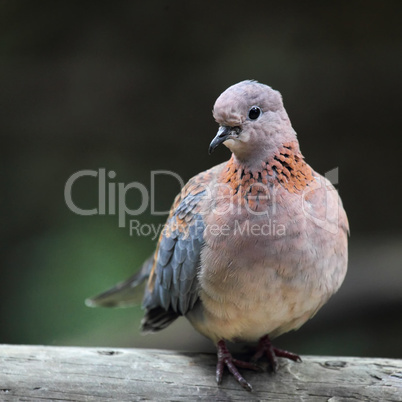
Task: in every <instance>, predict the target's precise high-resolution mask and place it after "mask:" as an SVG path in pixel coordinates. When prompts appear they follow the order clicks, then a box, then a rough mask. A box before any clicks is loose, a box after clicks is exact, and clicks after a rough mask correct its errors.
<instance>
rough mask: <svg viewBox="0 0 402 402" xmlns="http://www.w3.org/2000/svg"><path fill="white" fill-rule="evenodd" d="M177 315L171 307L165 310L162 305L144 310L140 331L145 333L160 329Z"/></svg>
mask: <svg viewBox="0 0 402 402" xmlns="http://www.w3.org/2000/svg"><path fill="white" fill-rule="evenodd" d="M178 317H179V314H177V313H176V312H175V311H173V309H171V308H169V309H168V310H165V309H164V308H163V307H155V308H152V309H150V310H146V312H145V316H144V318H143V319H142V321H141V332H142V333H143V334H146V333H149V332H157V331H160V330H161V329H164V328H166V327H167V326H169V325H170V324H171V323H172V322H173V321H175V320H176V318H178Z"/></svg>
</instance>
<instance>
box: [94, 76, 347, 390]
mask: <svg viewBox="0 0 402 402" xmlns="http://www.w3.org/2000/svg"><path fill="white" fill-rule="evenodd" d="M213 117H214V119H215V121H216V122H217V123H218V124H219V129H218V132H217V134H216V136H215V137H214V138H213V140H212V142H211V143H210V145H209V153H211V152H212V151H214V150H215V148H216V147H218V146H219V145H220V144H223V145H225V146H226V147H227V148H228V149H229V150H230V151H231V153H232V154H231V157H230V159H229V160H228V161H227V162H224V163H221V164H219V165H217V166H215V167H212V168H211V169H209V170H207V171H204V172H202V173H199V174H198V175H196V176H194V177H193V178H191V179H190V180H189V181H188V183H187V184H186V185H185V186H184V187H183V188H182V189H181V192H180V193H179V194H178V195H177V197H176V198H175V200H174V202H173V206H172V208H171V211H170V214H169V217H168V218H167V222H166V225H165V227H164V229H163V231H162V232H161V234H160V237H159V240H158V243H157V246H156V250H155V252H154V253H153V255H152V256H151V257H150V258H149V259H148V260H147V261H146V262H145V263H144V264H143V266H142V268H141V269H140V271H139V272H138V273H136V274H135V275H134V276H132V277H131V278H129V279H128V280H126V281H124V282H122V283H120V284H118V285H116V286H115V287H113V288H111V289H110V290H108V291H106V292H104V293H102V294H100V295H99V296H96V297H94V298H91V299H89V300H88V301H87V304H88V305H90V306H125V305H130V304H132V303H133V302H134V300H135V294H136V292H137V289H139V287H138V285H140V284H141V283H145V291H144V297H143V303H142V306H143V308H144V310H145V313H144V318H143V320H142V323H141V329H142V331H143V332H145V333H147V332H156V331H159V330H162V329H164V328H166V327H167V326H168V325H170V324H171V323H172V322H173V321H175V320H176V319H177V318H178V317H180V316H184V317H186V318H187V319H188V320H189V322H190V323H191V324H192V326H193V327H194V328H195V329H196V330H197V331H198V332H200V333H201V334H203V335H204V336H206V337H207V338H209V339H210V340H211V341H212V342H213V343H214V344H215V345H216V347H217V360H218V361H217V366H216V380H217V383H218V384H221V382H222V378H223V373H224V371H225V367H226V368H227V369H228V370H229V371H230V373H231V374H232V375H233V376H234V378H235V379H236V380H237V381H238V382H239V383H240V385H241V386H242V387H243V388H244V389H246V390H248V391H251V390H252V386H251V385H250V384H249V383H248V382H247V381H246V380H245V378H244V377H243V375H242V374H241V373H240V371H239V368H240V369H242V368H245V369H253V370H259V366H258V364H257V362H258V360H259V359H260V358H262V357H263V356H265V357H266V358H267V359H268V362H269V363H270V365H271V367H272V369H273V370H274V371H275V370H276V368H277V366H278V362H277V360H278V359H277V358H278V357H284V358H288V359H291V360H293V361H300V360H301V359H300V357H299V356H298V355H296V354H294V353H290V352H287V351H284V350H281V349H278V348H276V347H274V346H273V345H272V342H271V341H272V339H274V338H275V337H277V336H279V335H281V334H283V333H285V332H288V331H291V330H296V329H298V328H300V327H301V326H302V325H303V324H304V323H305V322H306V321H307V320H309V319H310V318H312V317H313V316H314V315H315V314H316V312H317V311H318V310H319V309H320V308H321V307H322V306H323V305H324V304H325V303H326V302H327V301H328V299H329V298H330V297H331V296H332V295H333V294H334V293H335V292H336V291H337V290H338V289H339V287H340V286H341V284H342V282H343V280H344V277H345V275H346V271H347V260H348V251H347V242H348V234H349V225H348V220H347V216H346V213H345V210H344V208H343V206H342V202H341V199H340V197H339V195H338V192H337V191H336V189H335V188H334V186H333V185H332V184H331V183H330V182H329V181H328V180H327V179H326V178H324V177H323V176H321V175H320V174H318V173H317V172H315V171H314V170H313V169H312V168H311V167H310V166H309V165H308V164H307V162H306V161H305V160H304V157H303V155H302V153H301V151H300V147H299V142H298V139H297V136H296V133H295V131H294V129H293V128H292V125H291V123H290V120H289V117H288V115H287V112H286V110H285V108H284V105H283V101H282V96H281V94H280V93H279V92H278V91H276V90H274V89H272V88H271V87H269V86H267V85H264V84H262V83H259V82H257V81H252V80H246V81H242V82H239V83H237V84H235V85H233V86H231V87H229V88H228V89H226V90H225V91H224V92H223V93H222V94H221V95H220V96H219V97H218V99H217V100H216V102H215V105H214V107H213ZM227 342H248V343H253V342H256V343H257V342H258V346H257V351H256V353H255V355H254V356H253V357H252V359H251V360H250V361H242V360H238V359H235V358H234V357H233V356H232V355H231V353H230V351H229V350H228V347H227V344H226V343H227Z"/></svg>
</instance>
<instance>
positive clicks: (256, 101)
mask: <svg viewBox="0 0 402 402" xmlns="http://www.w3.org/2000/svg"><path fill="white" fill-rule="evenodd" d="M213 116H214V118H215V120H216V122H217V123H218V124H219V126H220V127H219V130H218V133H217V134H216V136H215V138H214V139H213V140H212V142H211V144H210V146H209V153H211V152H212V151H213V150H214V149H215V148H216V147H217V146H218V145H220V144H222V143H223V144H224V145H225V146H226V147H228V148H229V149H230V150H231V151H232V152H233V153H234V155H235V156H236V158H237V159H238V160H240V161H243V162H252V161H257V160H261V159H262V160H264V159H265V160H266V157H267V156H270V155H271V154H272V153H273V152H276V151H277V149H278V148H279V147H280V146H281V145H283V144H284V143H285V142H289V141H295V139H296V133H295V132H294V130H293V129H292V126H291V124H290V121H289V118H288V115H287V113H286V110H285V108H284V107H283V102H282V96H281V94H280V93H279V92H278V91H275V90H274V89H272V88H271V87H269V86H268V85H264V84H260V83H259V82H256V81H250V80H247V81H242V82H239V83H238V84H235V85H233V86H231V87H229V88H228V89H227V90H226V91H224V92H223V93H222V94H221V95H220V96H219V98H218V99H217V100H216V102H215V105H214V108H213Z"/></svg>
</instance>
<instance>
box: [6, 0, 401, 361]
mask: <svg viewBox="0 0 402 402" xmlns="http://www.w3.org/2000/svg"><path fill="white" fill-rule="evenodd" d="M0 5H1V6H0V135H1V145H0V161H1V180H2V182H1V201H0V202H1V205H0V206H1V208H0V212H1V222H2V224H1V233H0V240H1V242H0V263H1V268H0V269H1V292H0V309H1V310H0V323H1V325H0V342H2V343H25V344H31V343H32V344H58V345H59V344H60V345H88V346H89V345H97V346H106V345H108V346H133V347H139V346H151V347H167V348H177V349H187V350H189V349H192V350H207V349H209V350H210V349H211V346H210V344H209V343H208V341H206V340H204V339H203V338H202V337H201V336H199V335H197V334H195V332H194V331H193V330H192V329H191V328H189V326H188V324H186V323H185V320H180V321H181V322H178V323H176V324H175V325H173V326H172V327H171V328H169V329H168V330H166V331H163V332H161V333H159V334H157V335H154V336H149V337H140V336H139V335H138V326H139V321H140V318H141V314H142V312H141V310H140V309H139V308H134V309H124V310H107V309H89V308H87V307H85V305H84V299H85V298H86V297H88V296H91V295H93V294H95V293H97V292H99V291H101V290H104V289H105V288H106V287H108V286H110V285H112V284H114V283H115V282H117V281H120V280H122V279H124V278H125V277H126V276H128V275H130V274H131V273H132V272H133V271H134V270H135V269H136V268H137V267H139V266H140V264H141V262H142V261H143V260H144V259H145V258H146V257H148V255H149V254H150V253H151V252H152V250H153V248H154V243H153V242H152V241H151V239H150V238H147V237H140V238H138V237H135V236H130V235H129V231H128V229H127V228H119V227H118V224H117V218H116V216H88V217H82V216H77V215H75V214H73V213H72V212H71V211H70V210H69V209H68V208H67V207H66V205H65V202H64V196H63V191H64V185H65V183H66V180H67V179H68V177H69V176H70V175H71V174H73V173H75V172H77V171H79V170H82V169H93V170H97V169H99V168H105V169H107V170H113V171H115V172H116V173H117V176H116V179H115V180H114V181H115V182H124V183H129V182H133V181H138V182H141V183H143V184H144V185H145V186H147V187H149V181H150V172H151V171H152V170H156V169H166V170H172V171H174V172H176V173H178V174H179V175H180V176H181V177H182V178H183V179H184V180H188V179H189V178H190V177H191V176H193V175H194V174H196V173H197V172H199V171H201V170H204V169H207V168H208V167H210V166H212V165H214V164H217V163H219V162H221V161H223V160H225V159H227V158H228V157H229V152H228V151H227V150H226V149H224V148H223V147H222V148H221V149H218V150H217V151H216V152H215V153H214V154H213V155H212V156H208V154H207V149H208V145H209V142H210V141H211V139H212V138H213V136H214V135H215V133H216V130H217V125H216V123H215V122H214V121H213V118H212V115H211V110H212V106H213V103H214V101H215V99H216V98H217V96H218V95H219V94H220V93H221V92H222V91H223V90H225V89H226V88H227V87H228V86H229V85H232V84H234V83H236V82H238V81H240V80H243V79H257V80H259V81H261V82H263V83H266V84H269V85H271V86H272V87H274V88H275V89H278V90H280V91H281V93H282V95H283V97H284V101H285V106H286V108H287V111H288V113H289V115H290V118H291V120H292V122H293V126H294V127H295V129H296V131H297V133H298V135H299V140H300V143H301V149H302V151H303V153H304V155H305V157H306V160H307V161H308V162H309V163H310V164H311V165H312V166H313V167H314V168H315V170H317V171H319V172H321V173H325V172H327V171H329V170H331V169H333V168H335V167H339V185H338V188H339V191H340V194H341V196H342V199H343V201H344V205H345V208H346V210H347V212H348V216H349V219H350V224H351V233H352V236H351V238H350V265H349V273H348V276H347V277H346V281H345V284H344V286H343V287H342V289H341V290H340V292H339V293H338V294H337V295H336V296H335V297H334V298H333V299H332V300H331V301H330V302H329V303H328V305H327V306H326V307H325V308H323V310H322V311H321V312H320V313H319V314H318V315H317V316H316V317H315V318H314V319H313V320H312V321H311V322H309V323H308V324H306V325H305V326H304V327H303V328H302V329H301V330H300V331H298V332H295V333H291V334H288V335H285V336H283V337H281V338H280V339H279V340H278V341H277V342H278V345H279V346H281V347H285V348H289V349H294V350H295V351H296V352H300V353H306V354H307V353H309V354H314V353H317V354H318V353H319V354H339V355H367V356H393V357H402V344H401V342H400V339H401V337H402V330H401V327H402V323H401V317H402V315H401V307H402V299H401V297H402V296H401V294H402V272H401V259H402V249H401V246H402V236H401V225H402V213H401V209H400V208H401V207H400V205H401V199H400V194H401V191H400V186H401V171H402V170H401V151H402V147H401V145H402V141H401V134H402V133H401V128H402V113H401V106H402V102H401V93H402V74H401V72H402V46H401V45H402V24H401V17H402V14H401V11H402V2H400V1H382V2H377V1H337V2H319V1H316V2H311V1H303V2H300V1H299V2H270V1H265V2H262V1H261V2H258V1H257V2H256V1H254V2H246V1H238V2H229V1H227V2H224V1H217V2H213V3H212V2H205V1H192V2H185V1H176V2H173V1H171V2H164V1H154V2H152V1H151V2H135V1H130V2H128V1H121V2H115V3H113V2H107V1H96V2H81V1H80V2H78V1H58V2H56V1H50V0H46V1H41V2H33V1H1V2H0ZM178 191H179V186H178V184H177V182H175V181H174V180H173V179H171V178H168V177H165V178H164V177H160V178H159V179H158V182H157V193H156V203H157V207H158V209H161V208H164V209H166V208H169V205H170V204H171V202H172V200H173V197H174V196H175V194H176V193H177V192H178ZM73 197H74V200H75V202H76V203H77V204H78V205H80V206H82V207H86V208H93V207H96V203H97V183H96V180H95V179H92V178H86V179H82V181H79V182H77V185H76V186H75V187H74V192H73ZM129 198H130V199H129V200H128V203H129V205H130V206H131V207H132V208H135V207H136V206H137V205H138V202H139V199H138V197H137V196H136V195H135V194H134V192H133V194H131V195H130V197H129ZM139 219H140V220H141V222H142V223H161V222H163V221H164V220H165V219H166V216H163V217H161V216H156V217H155V216H151V215H150V211H149V210H147V211H146V213H144V214H142V215H141V216H140V217H139Z"/></svg>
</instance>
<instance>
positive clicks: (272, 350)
mask: <svg viewBox="0 0 402 402" xmlns="http://www.w3.org/2000/svg"><path fill="white" fill-rule="evenodd" d="M264 354H265V355H266V356H267V358H268V361H269V364H270V365H271V368H272V371H274V372H275V371H276V370H277V368H278V359H277V358H276V357H285V358H286V359H290V360H293V361H295V362H301V361H302V359H301V358H300V356H299V355H296V354H294V353H291V352H288V351H286V350H282V349H278V348H276V347H275V346H273V345H272V343H271V340H270V339H269V336H268V335H265V336H263V337H262V338H260V341H259V342H258V348H257V352H256V353H255V355H254V356H253V357H252V358H251V361H252V362H256V361H257V360H259V359H260V358H261V357H262V356H263V355H264Z"/></svg>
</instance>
